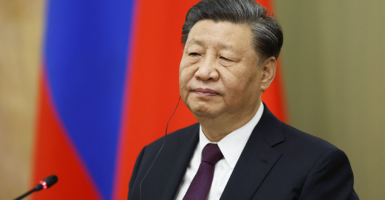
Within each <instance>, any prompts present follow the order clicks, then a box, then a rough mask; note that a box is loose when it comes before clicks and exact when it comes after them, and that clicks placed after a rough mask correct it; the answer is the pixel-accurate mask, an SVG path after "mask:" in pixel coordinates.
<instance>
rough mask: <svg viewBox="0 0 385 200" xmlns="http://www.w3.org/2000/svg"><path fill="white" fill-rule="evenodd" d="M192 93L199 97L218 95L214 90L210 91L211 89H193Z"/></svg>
mask: <svg viewBox="0 0 385 200" xmlns="http://www.w3.org/2000/svg"><path fill="white" fill-rule="evenodd" d="M194 92H195V93H196V94H198V95H201V96H215V95H218V92H216V91H215V90H212V89H208V88H198V89H195V90H194Z"/></svg>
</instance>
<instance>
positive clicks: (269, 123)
mask: <svg viewBox="0 0 385 200" xmlns="http://www.w3.org/2000/svg"><path fill="white" fill-rule="evenodd" d="M182 34H183V36H182V43H183V45H184V51H183V57H182V60H181V64H180V73H179V85H180V94H181V98H182V100H183V102H184V103H185V104H186V105H187V107H188V108H189V109H190V111H191V112H192V113H193V114H194V116H195V117H196V119H197V120H198V121H199V124H195V125H192V126H190V127H187V128H184V129H181V130H178V131H176V132H174V133H171V134H169V135H168V136H166V138H162V139H159V140H157V141H155V142H154V143H152V144H150V145H148V146H146V147H145V148H144V149H143V150H142V152H141V153H140V155H139V156H138V159H137V161H136V164H135V167H134V171H133V173H132V177H131V180H130V184H129V189H130V192H129V197H128V198H129V199H142V200H144V199H178V200H179V199H208V200H213V199H231V200H235V199H236V200H241V199H255V200H257V199H260V200H269V199H271V200H285V199H288V200H289V199H300V200H305V199H306V200H317V199H320V200H321V199H322V200H332V199H336V200H337V199H338V200H345V199H351V200H353V199H358V197H357V195H356V193H355V191H354V189H353V173H352V170H351V167H350V164H349V161H348V159H347V157H346V155H345V154H344V153H343V152H342V151H341V150H339V149H338V148H336V147H334V146H333V145H331V144H329V143H328V142H326V141H324V140H321V139H319V138H316V137H314V136H311V135H309V134H306V133H303V132H301V131H299V130H296V129H294V128H292V127H290V126H288V125H286V124H284V123H282V122H281V121H279V120H278V119H277V118H276V117H275V116H274V115H273V114H272V113H271V112H270V111H269V110H268V108H267V107H266V106H265V105H263V103H262V102H261V96H262V93H263V92H264V91H265V90H267V89H268V87H269V86H270V84H271V83H272V81H273V79H274V76H275V72H276V65H277V58H278V55H279V53H280V49H281V46H282V43H283V35H282V31H281V28H280V26H279V24H278V22H277V21H276V20H275V19H274V18H273V17H271V16H269V15H268V14H267V11H266V9H265V8H263V7H262V6H261V5H259V4H257V3H256V2H254V1H253V0H203V1H201V2H199V3H198V4H196V5H195V6H193V7H192V8H191V9H190V10H189V12H188V13H187V16H186V21H185V23H184V26H183V31H182Z"/></svg>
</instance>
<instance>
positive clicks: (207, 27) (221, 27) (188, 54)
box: [179, 20, 263, 120]
mask: <svg viewBox="0 0 385 200" xmlns="http://www.w3.org/2000/svg"><path fill="white" fill-rule="evenodd" d="M258 61H259V57H258V55H257V53H256V52H255V50H254V49H253V47H252V32H251V30H250V28H249V27H247V26H246V25H243V24H234V23H231V22H218V23H216V22H214V21H212V20H202V21H198V22H197V23H196V24H195V25H194V26H193V27H192V29H191V31H190V33H189V36H188V40H187V41H186V44H185V48H184V51H183V57H182V60H181V63H180V69H179V89H180V94H181V97H182V99H183V102H184V103H185V104H186V105H187V107H188V108H189V109H190V110H191V112H192V113H193V114H194V115H195V117H196V118H197V119H198V120H204V119H208V118H218V117H222V118H224V119H225V118H229V117H230V118H234V117H237V118H238V117H245V116H247V115H250V114H252V113H255V112H256V110H257V109H258V106H259V103H260V96H261V93H262V90H261V77H262V75H263V74H262V71H261V67H258Z"/></svg>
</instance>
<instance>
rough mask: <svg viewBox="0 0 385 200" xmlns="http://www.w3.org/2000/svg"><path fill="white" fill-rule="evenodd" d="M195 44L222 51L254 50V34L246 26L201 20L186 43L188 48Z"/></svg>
mask: <svg viewBox="0 0 385 200" xmlns="http://www.w3.org/2000/svg"><path fill="white" fill-rule="evenodd" d="M194 44H196V45H200V46H208V45H214V46H215V47H216V48H220V49H238V48H240V47H246V48H252V32H251V30H250V28H249V27H248V26H247V25H246V24H235V23H232V22H227V21H220V22H214V21H213V20H201V21H198V22H197V23H196V24H195V25H194V26H193V27H192V29H191V31H190V33H189V36H188V39H187V42H186V46H189V45H194Z"/></svg>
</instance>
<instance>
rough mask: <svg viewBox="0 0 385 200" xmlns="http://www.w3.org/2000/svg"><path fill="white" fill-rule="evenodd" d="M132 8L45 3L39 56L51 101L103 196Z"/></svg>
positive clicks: (94, 2) (109, 2)
mask: <svg viewBox="0 0 385 200" xmlns="http://www.w3.org/2000/svg"><path fill="white" fill-rule="evenodd" d="M133 7H134V0H63V1H57V0H50V1H49V2H48V16H47V17H48V22H47V30H46V39H45V48H44V54H45V60H46V71H47V74H48V81H49V84H50V88H51V93H52V95H53V99H54V104H55V106H56V109H57V111H58V114H59V118H60V119H61V121H62V123H63V124H64V127H65V130H66V131H67V133H68V135H69V137H70V138H71V140H72V142H73V144H74V145H75V147H76V150H77V151H78V154H79V155H80V156H81V159H82V160H83V162H84V163H85V165H86V168H87V170H88V171H89V174H91V176H92V178H93V181H95V183H96V184H95V185H96V186H97V187H98V190H99V191H100V193H101V194H102V196H103V198H104V199H111V198H112V192H113V190H112V186H113V180H114V178H113V176H114V170H115V163H116V159H117V146H118V145H117V144H118V141H117V140H118V136H119V129H120V122H121V119H120V118H121V115H122V113H121V112H122V105H123V102H122V100H123V96H124V95H123V92H124V85H125V75H126V70H127V60H128V59H127V55H128V52H127V49H128V47H129V45H130V44H129V38H130V34H131V32H132V30H131V29H132V28H131V27H132V18H133ZM69 164H70V163H69Z"/></svg>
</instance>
